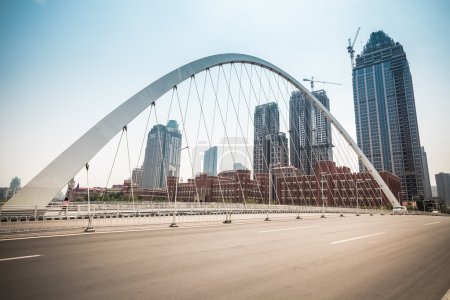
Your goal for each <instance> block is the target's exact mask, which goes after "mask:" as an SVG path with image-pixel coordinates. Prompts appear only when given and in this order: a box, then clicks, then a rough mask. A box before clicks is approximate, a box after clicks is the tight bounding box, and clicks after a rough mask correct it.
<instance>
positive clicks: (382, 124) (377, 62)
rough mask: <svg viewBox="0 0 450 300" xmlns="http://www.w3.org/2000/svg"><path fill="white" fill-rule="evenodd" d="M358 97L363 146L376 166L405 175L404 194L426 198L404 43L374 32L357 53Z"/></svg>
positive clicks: (359, 137) (404, 197)
mask: <svg viewBox="0 0 450 300" xmlns="http://www.w3.org/2000/svg"><path fill="white" fill-rule="evenodd" d="M353 98H354V108H355V121H356V134H357V140H358V146H359V147H360V148H361V149H362V151H363V152H364V154H365V155H366V156H367V158H368V159H369V160H370V161H371V162H372V164H373V165H374V167H375V168H376V169H377V170H379V171H381V170H386V171H389V172H391V173H394V174H395V175H397V176H399V177H400V179H401V185H402V195H401V199H402V200H408V201H411V200H417V199H418V198H419V199H423V198H424V187H423V170H422V160H421V149H420V138H419V129H418V124H417V116H416V107H415V100H414V91H413V84H412V78H411V73H410V70H409V64H408V60H407V59H406V54H405V51H404V50H403V46H402V45H400V44H399V43H398V42H394V40H393V39H392V38H390V37H389V36H387V35H386V34H385V33H384V32H383V31H377V32H373V33H372V34H371V35H370V38H369V41H368V42H367V44H366V45H365V46H364V50H363V52H362V53H361V54H360V55H358V56H357V57H356V64H355V66H354V67H353Z"/></svg>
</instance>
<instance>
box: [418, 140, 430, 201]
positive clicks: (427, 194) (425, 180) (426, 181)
mask: <svg viewBox="0 0 450 300" xmlns="http://www.w3.org/2000/svg"><path fill="white" fill-rule="evenodd" d="M420 153H421V154H422V169H423V190H424V193H425V199H431V198H432V197H433V195H432V193H431V183H430V173H429V172H428V159H427V153H426V152H425V147H423V146H422V148H421V152H420Z"/></svg>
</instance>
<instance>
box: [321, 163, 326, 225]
mask: <svg viewBox="0 0 450 300" xmlns="http://www.w3.org/2000/svg"><path fill="white" fill-rule="evenodd" d="M325 175H326V173H324V172H321V173H320V182H321V184H322V187H321V189H320V191H321V199H322V216H321V218H325V201H324V197H323V181H324V180H323V179H324V177H325Z"/></svg>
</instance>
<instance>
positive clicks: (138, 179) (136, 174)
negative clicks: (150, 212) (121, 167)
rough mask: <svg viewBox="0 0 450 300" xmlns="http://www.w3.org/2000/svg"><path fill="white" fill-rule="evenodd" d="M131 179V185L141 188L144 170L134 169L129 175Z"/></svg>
mask: <svg viewBox="0 0 450 300" xmlns="http://www.w3.org/2000/svg"><path fill="white" fill-rule="evenodd" d="M131 178H132V179H133V183H134V184H136V185H137V186H138V187H140V188H142V187H143V182H144V181H143V180H144V169H142V168H134V169H133V172H132V173H131Z"/></svg>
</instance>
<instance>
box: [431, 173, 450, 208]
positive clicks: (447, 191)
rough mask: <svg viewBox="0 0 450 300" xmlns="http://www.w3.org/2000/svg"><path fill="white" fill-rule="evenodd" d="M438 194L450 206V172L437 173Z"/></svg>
mask: <svg viewBox="0 0 450 300" xmlns="http://www.w3.org/2000/svg"><path fill="white" fill-rule="evenodd" d="M435 178H436V186H437V194H438V196H439V197H441V198H442V200H444V202H445V205H446V206H447V207H448V206H450V174H449V173H442V172H441V173H439V174H436V175H435Z"/></svg>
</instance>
